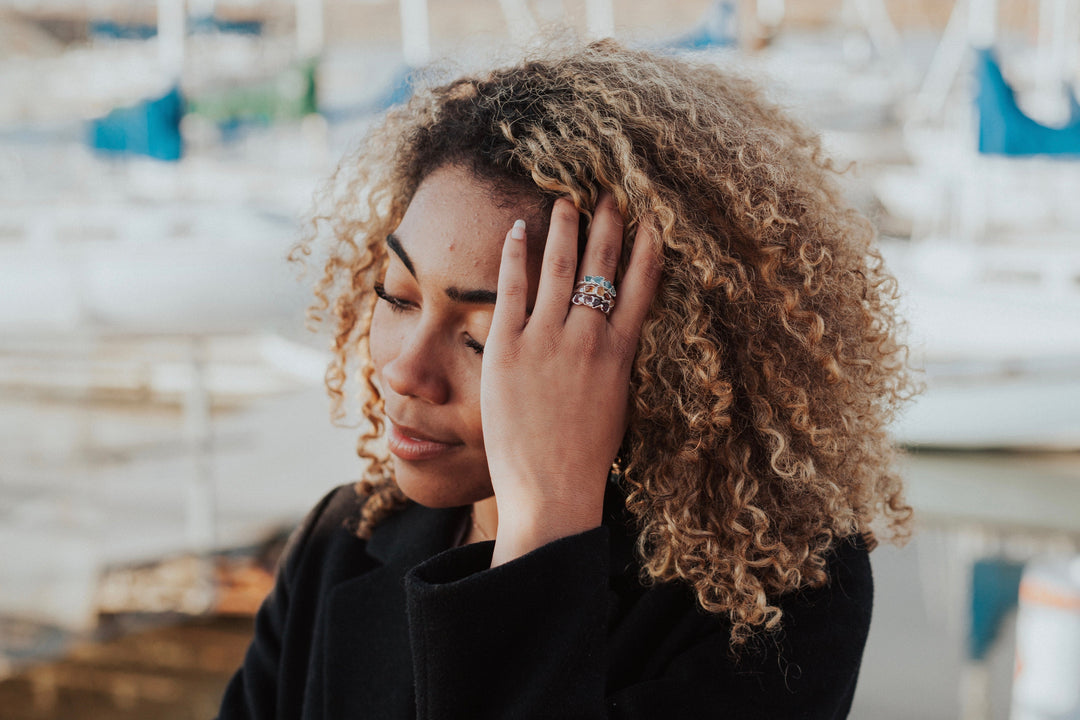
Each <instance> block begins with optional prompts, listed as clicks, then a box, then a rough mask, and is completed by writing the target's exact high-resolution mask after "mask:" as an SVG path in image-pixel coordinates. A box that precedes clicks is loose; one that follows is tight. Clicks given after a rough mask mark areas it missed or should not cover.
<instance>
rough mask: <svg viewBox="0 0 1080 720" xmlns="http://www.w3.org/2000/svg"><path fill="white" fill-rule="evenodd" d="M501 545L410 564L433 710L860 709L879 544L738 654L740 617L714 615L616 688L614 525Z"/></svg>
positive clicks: (658, 713)
mask: <svg viewBox="0 0 1080 720" xmlns="http://www.w3.org/2000/svg"><path fill="white" fill-rule="evenodd" d="M491 549H492V544H491V543H479V544H476V545H470V546H466V547H462V548H457V549H454V550H449V551H447V552H444V553H442V554H440V555H438V556H436V557H434V558H432V559H431V560H429V561H427V562H426V563H423V564H421V565H419V566H417V567H416V568H414V569H413V570H412V571H411V572H410V573H409V574H408V575H407V576H406V593H407V602H408V615H409V632H410V640H411V645H412V652H413V666H414V670H415V683H416V702H417V718H418V719H419V720H458V719H460V720H465V719H466V718H468V719H469V720H485V719H487V718H491V719H492V720H494V719H495V718H499V719H501V720H505V719H519V720H525V719H533V718H536V719H539V718H580V719H582V720H586V719H589V720H598V719H601V718H622V719H625V720H645V719H646V718H650V719H652V718H672V717H694V718H732V719H736V718H737V719H740V720H742V719H745V718H769V719H770V720H782V719H783V718H792V719H794V718H800V719H821V720H825V719H827V718H828V719H831V718H843V717H846V715H847V712H848V709H849V707H850V704H851V699H852V696H853V694H854V688H855V680H856V678H857V675H858V670H859V663H860V659H861V656H862V650H863V646H864V644H865V640H866V634H867V631H868V629H869V621H870V603H871V597H872V581H871V580H870V574H869V562H868V558H867V556H866V551H865V548H862V547H858V548H855V547H852V548H849V549H845V550H843V551H841V553H840V555H839V556H834V557H833V559H832V560H831V561H830V579H831V582H830V583H829V585H828V586H826V587H825V588H822V589H819V590H808V591H804V592H801V593H797V594H792V595H791V596H785V598H784V601H783V602H782V603H781V607H782V608H783V609H784V621H783V622H784V630H783V632H782V634H780V635H770V636H768V637H767V639H765V640H760V641H759V642H758V643H755V646H756V650H755V651H754V652H753V653H749V656H748V657H747V658H744V659H741V660H739V661H735V660H733V656H732V654H731V652H730V649H729V644H728V638H729V631H730V625H729V624H728V623H727V622H726V621H724V620H723V619H721V618H715V616H713V617H714V618H715V620H714V621H713V620H709V619H708V618H705V619H704V621H701V620H702V613H700V611H697V610H696V609H695V608H692V607H690V608H688V612H687V614H688V615H692V616H695V617H696V618H697V619H696V620H695V619H691V620H690V622H698V621H701V627H702V631H701V632H700V633H699V634H698V635H697V636H696V637H695V639H694V641H693V642H692V643H691V644H689V645H688V646H686V647H683V648H681V649H680V650H679V651H678V652H676V653H674V654H673V655H672V657H671V658H670V660H669V661H667V662H666V664H665V666H664V669H663V671H662V672H660V673H659V674H658V675H657V676H655V677H652V678H650V679H648V680H647V681H644V682H640V683H637V684H632V685H630V686H628V687H622V688H618V689H616V690H614V691H612V692H608V689H607V687H606V684H607V677H606V676H607V668H608V666H609V663H610V661H611V658H609V656H608V653H609V648H608V621H609V617H610V616H611V612H610V606H611V603H612V602H613V600H612V593H611V591H610V590H609V572H608V562H609V561H608V558H609V553H608V534H607V528H604V527H601V528H596V529H594V530H590V531H588V532H586V533H582V534H580V535H576V536H572V537H569V538H563V539H561V540H558V541H556V542H553V543H550V544H548V545H545V546H543V547H541V548H538V549H537V550H535V551H533V552H531V553H529V554H527V555H525V556H522V557H520V558H517V559H516V560H514V561H512V562H509V563H506V564H504V565H501V566H499V567H496V568H489V567H488V565H489V564H490V559H491Z"/></svg>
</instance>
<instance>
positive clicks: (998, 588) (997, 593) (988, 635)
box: [968, 558, 1024, 660]
mask: <svg viewBox="0 0 1080 720" xmlns="http://www.w3.org/2000/svg"><path fill="white" fill-rule="evenodd" d="M1023 571H1024V564H1023V563H1017V562H1012V561H1009V560H1002V559H1000V558H984V559H982V560H977V561H976V562H975V564H974V565H972V567H971V625H970V626H969V627H968V657H969V658H970V659H972V660H985V659H986V654H987V653H988V652H989V651H990V648H991V647H993V645H994V641H995V640H996V639H997V636H998V633H1000V632H1001V624H1002V622H1003V621H1004V620H1005V616H1006V615H1008V614H1009V613H1010V612H1012V611H1013V610H1015V609H1016V606H1017V603H1018V601H1019V598H1020V576H1021V574H1022V573H1023Z"/></svg>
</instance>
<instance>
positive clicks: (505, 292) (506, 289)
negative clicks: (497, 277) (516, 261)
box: [498, 279, 527, 300]
mask: <svg viewBox="0 0 1080 720" xmlns="http://www.w3.org/2000/svg"><path fill="white" fill-rule="evenodd" d="M526 290H527V285H526V284H525V283H523V282H521V281H520V280H517V279H515V280H506V281H505V282H503V284H502V287H500V288H499V294H498V297H505V298H507V299H515V300H516V299H518V298H520V297H521V296H522V295H524V294H525V292H526Z"/></svg>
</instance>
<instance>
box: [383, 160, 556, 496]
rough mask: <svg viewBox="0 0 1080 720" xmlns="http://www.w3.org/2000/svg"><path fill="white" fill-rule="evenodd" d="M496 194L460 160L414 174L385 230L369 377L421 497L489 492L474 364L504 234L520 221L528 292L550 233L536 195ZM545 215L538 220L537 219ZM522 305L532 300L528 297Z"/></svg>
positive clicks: (399, 466)
mask: <svg viewBox="0 0 1080 720" xmlns="http://www.w3.org/2000/svg"><path fill="white" fill-rule="evenodd" d="M511 197H512V196H505V197H500V196H499V195H498V194H497V192H496V191H495V190H493V189H492V186H491V185H490V184H483V183H481V182H480V181H478V180H477V179H476V178H475V177H474V176H473V175H472V174H471V173H469V171H467V170H464V169H462V168H460V167H457V166H453V165H451V166H446V167H443V168H440V169H438V170H436V171H434V172H432V173H431V174H430V175H428V176H427V178H426V179H425V180H424V181H423V182H422V183H421V184H420V187H419V188H418V189H417V191H416V194H415V195H414V196H413V199H412V202H411V203H410V204H409V207H408V210H407V211H406V212H405V217H404V218H402V221H401V224H400V225H399V226H398V227H397V229H396V230H394V232H393V233H392V234H391V235H390V236H389V237H388V238H387V247H388V253H387V254H388V256H389V260H388V264H387V270H386V275H385V277H384V279H383V280H382V282H381V283H380V285H379V286H378V287H377V288H376V292H377V293H378V295H379V299H378V300H377V301H376V305H375V314H374V316H373V317H372V321H371V357H372V360H373V362H374V365H375V379H376V382H377V384H378V386H379V389H380V390H381V391H382V394H383V397H384V399H385V402H386V418H387V444H388V446H389V448H390V452H391V454H392V457H393V463H394V472H395V476H396V479H397V482H398V485H399V486H400V487H401V489H402V491H403V492H404V493H405V494H406V495H407V496H408V497H409V498H411V499H413V500H415V501H416V502H418V503H420V504H422V505H427V506H429V507H450V506H456V505H465V504H468V503H472V502H476V501H477V500H481V499H483V498H486V497H488V496H490V495H491V494H492V489H491V479H490V476H489V475H488V467H487V457H486V456H485V454H484V435H483V427H482V425H481V421H480V367H481V360H482V357H483V356H482V350H483V346H484V343H485V342H487V336H488V330H489V328H490V326H491V317H492V311H493V310H494V307H495V289H496V287H497V285H498V279H499V259H500V254H501V249H502V244H503V240H504V239H505V237H506V233H507V232H508V231H509V230H510V227H511V226H512V225H513V223H514V221H515V220H516V219H518V218H522V219H525V220H526V221H527V222H528V236H529V240H530V253H529V255H530V257H529V271H530V286H531V288H530V295H531V296H532V295H533V294H534V293H535V288H536V284H537V280H538V278H539V275H540V255H541V252H540V250H539V249H538V248H536V249H535V251H534V247H535V245H534V244H535V243H536V242H537V240H538V239H539V238H542V237H543V234H542V233H546V227H542V226H541V223H542V222H543V221H546V219H547V218H543V216H542V214H541V213H540V212H539V205H538V203H529V202H527V201H523V200H521V199H518V200H513V199H511ZM544 224H546V222H545V223H544ZM529 302H530V307H531V303H532V299H531V297H530V301H529Z"/></svg>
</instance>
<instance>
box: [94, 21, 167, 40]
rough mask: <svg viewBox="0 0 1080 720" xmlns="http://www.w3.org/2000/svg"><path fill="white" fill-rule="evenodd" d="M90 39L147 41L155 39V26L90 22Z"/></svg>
mask: <svg viewBox="0 0 1080 720" xmlns="http://www.w3.org/2000/svg"><path fill="white" fill-rule="evenodd" d="M88 31H89V35H90V37H95V38H108V39H111V40H149V39H150V38H152V37H157V25H147V24H145V23H121V22H116V21H114V20H91V21H90V23H89V27H88Z"/></svg>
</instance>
